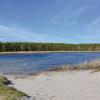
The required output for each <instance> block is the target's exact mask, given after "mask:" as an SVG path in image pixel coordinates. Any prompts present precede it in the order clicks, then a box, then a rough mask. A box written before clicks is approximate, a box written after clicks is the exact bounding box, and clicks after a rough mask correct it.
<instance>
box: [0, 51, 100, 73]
mask: <svg viewBox="0 0 100 100" xmlns="http://www.w3.org/2000/svg"><path fill="white" fill-rule="evenodd" d="M95 59H100V53H99V52H94V53H93V52H90V53H89V52H87V53H86V52H84V53H81V52H71V53H35V54H34V53H33V54H1V55H0V73H10V74H18V73H20V74H26V73H32V72H37V71H44V70H47V69H50V68H53V67H55V66H56V67H57V66H58V67H59V66H62V65H66V64H78V63H82V62H84V61H90V60H95Z"/></svg>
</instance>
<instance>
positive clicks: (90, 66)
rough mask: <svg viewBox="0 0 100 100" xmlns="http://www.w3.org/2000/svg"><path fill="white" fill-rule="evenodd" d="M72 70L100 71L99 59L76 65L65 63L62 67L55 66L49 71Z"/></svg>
mask: <svg viewBox="0 0 100 100" xmlns="http://www.w3.org/2000/svg"><path fill="white" fill-rule="evenodd" d="M74 70H94V71H96V72H97V71H100V60H95V61H89V62H84V63H80V64H76V65H72V66H71V65H65V66H62V67H55V68H52V69H49V71H74Z"/></svg>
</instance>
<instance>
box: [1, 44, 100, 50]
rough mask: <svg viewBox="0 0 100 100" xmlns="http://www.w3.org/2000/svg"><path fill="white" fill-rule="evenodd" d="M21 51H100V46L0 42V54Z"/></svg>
mask: <svg viewBox="0 0 100 100" xmlns="http://www.w3.org/2000/svg"><path fill="white" fill-rule="evenodd" d="M19 51H100V44H64V43H34V42H0V52H19Z"/></svg>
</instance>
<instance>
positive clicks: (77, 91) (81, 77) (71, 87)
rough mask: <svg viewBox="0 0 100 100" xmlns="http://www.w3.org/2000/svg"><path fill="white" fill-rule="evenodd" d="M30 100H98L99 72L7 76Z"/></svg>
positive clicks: (99, 91) (99, 87) (99, 90)
mask: <svg viewBox="0 0 100 100" xmlns="http://www.w3.org/2000/svg"><path fill="white" fill-rule="evenodd" d="M7 77H8V79H10V80H12V82H13V83H14V84H13V85H12V86H13V87H15V88H16V89H18V90H21V91H23V92H25V93H27V94H28V95H30V96H32V98H31V99H30V100H100V72H96V73H90V71H73V72H70V71H69V72H68V71H66V72H45V73H42V74H39V75H38V76H27V77H25V78H24V77H23V78H20V77H19V78H15V76H7Z"/></svg>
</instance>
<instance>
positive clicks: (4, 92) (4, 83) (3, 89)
mask: <svg viewBox="0 0 100 100" xmlns="http://www.w3.org/2000/svg"><path fill="white" fill-rule="evenodd" d="M9 83H11V82H10V81H9V80H8V79H7V78H5V77H3V76H0V97H2V100H21V99H22V98H23V97H26V96H27V95H26V94H25V93H23V92H21V91H17V90H16V89H15V88H13V87H9V86H8V84H9ZM0 100H1V98H0Z"/></svg>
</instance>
